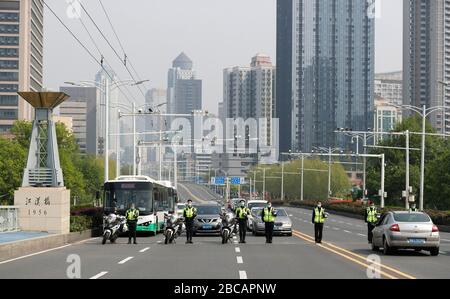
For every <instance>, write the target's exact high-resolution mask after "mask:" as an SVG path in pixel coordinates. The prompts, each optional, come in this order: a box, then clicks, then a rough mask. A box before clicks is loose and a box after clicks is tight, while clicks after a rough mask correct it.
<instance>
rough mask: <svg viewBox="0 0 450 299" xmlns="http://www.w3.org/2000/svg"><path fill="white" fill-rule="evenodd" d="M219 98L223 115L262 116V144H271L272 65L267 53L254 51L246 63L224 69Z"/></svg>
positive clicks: (273, 106)
mask: <svg viewBox="0 0 450 299" xmlns="http://www.w3.org/2000/svg"><path fill="white" fill-rule="evenodd" d="M223 73H224V75H223V80H224V83H223V84H224V88H223V92H224V94H223V98H224V103H223V106H224V110H225V116H226V117H227V118H232V119H236V118H243V119H244V120H247V119H248V118H254V119H256V120H258V121H259V120H260V119H264V120H265V123H264V124H261V125H262V126H264V127H265V130H264V132H260V136H259V138H265V140H264V141H265V142H266V143H265V144H267V145H269V146H270V145H272V143H273V142H272V134H271V128H272V125H273V118H274V108H275V66H274V65H273V64H272V62H271V59H270V57H269V56H267V55H264V54H257V55H255V56H254V57H253V58H252V62H251V65H250V66H249V67H240V66H237V67H233V68H227V69H225V70H224V72H223Z"/></svg>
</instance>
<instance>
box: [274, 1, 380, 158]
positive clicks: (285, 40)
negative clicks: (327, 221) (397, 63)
mask: <svg viewBox="0 0 450 299" xmlns="http://www.w3.org/2000/svg"><path fill="white" fill-rule="evenodd" d="M371 5H372V3H371V1H366V0H353V1H340V0H326V1H324V0H278V2H277V26H278V28H277V79H278V80H277V87H276V90H277V101H276V105H277V112H276V116H277V117H278V118H280V126H279V129H280V134H279V136H280V152H287V151H289V150H294V151H305V152H307V151H310V150H311V149H312V148H313V147H315V146H332V147H334V146H336V147H348V146H349V144H348V143H350V140H346V139H345V138H343V137H342V136H337V135H336V134H334V131H335V130H336V128H338V127H342V128H351V129H353V130H367V129H368V128H370V127H371V126H372V124H373V102H374V95H373V93H374V88H373V85H374V58H375V55H374V43H375V29H374V19H373V17H372V14H371V13H370V12H371V9H372V6H371Z"/></svg>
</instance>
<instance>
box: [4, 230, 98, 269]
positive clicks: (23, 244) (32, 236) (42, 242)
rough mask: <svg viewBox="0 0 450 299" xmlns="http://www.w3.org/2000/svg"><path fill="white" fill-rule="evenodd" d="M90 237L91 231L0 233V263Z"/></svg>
mask: <svg viewBox="0 0 450 299" xmlns="http://www.w3.org/2000/svg"><path fill="white" fill-rule="evenodd" d="M91 237H92V231H90V230H89V231H85V232H79V233H69V234H64V235H57V234H49V233H46V232H24V231H21V232H10V233H9V232H8V233H0V264H1V262H2V261H6V260H9V259H13V258H16V257H20V256H25V255H29V254H33V253H36V252H40V251H45V250H48V249H52V248H56V247H60V246H64V245H67V244H71V243H75V242H78V241H82V240H85V239H89V238H91Z"/></svg>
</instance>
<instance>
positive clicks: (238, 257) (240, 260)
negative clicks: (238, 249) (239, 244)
mask: <svg viewBox="0 0 450 299" xmlns="http://www.w3.org/2000/svg"><path fill="white" fill-rule="evenodd" d="M236 261H237V263H238V264H243V263H244V260H243V259H242V256H237V257H236Z"/></svg>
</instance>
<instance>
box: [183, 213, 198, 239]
mask: <svg viewBox="0 0 450 299" xmlns="http://www.w3.org/2000/svg"><path fill="white" fill-rule="evenodd" d="M183 217H184V219H185V222H186V243H192V235H193V234H194V219H195V217H197V209H196V208H194V207H186V208H184V210H183Z"/></svg>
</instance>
